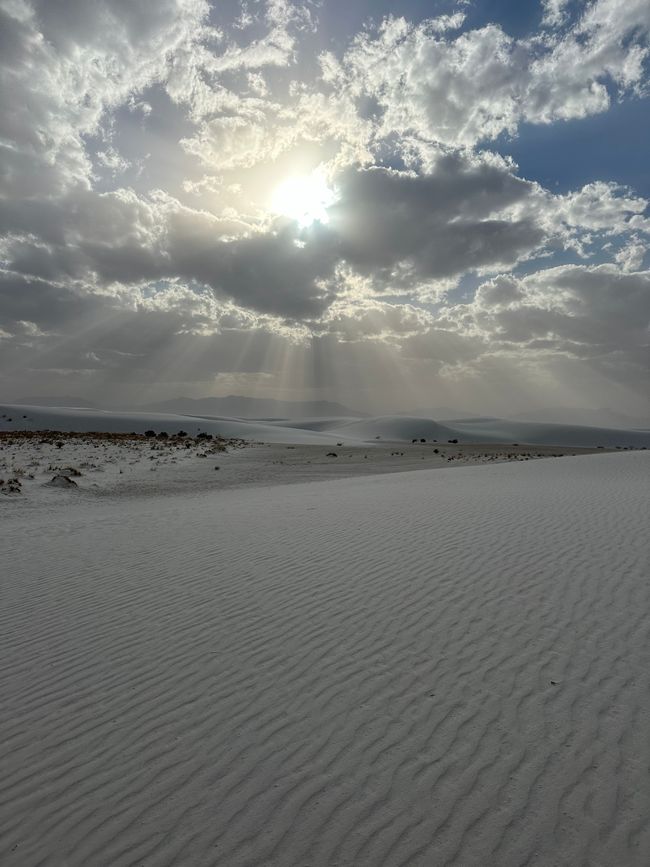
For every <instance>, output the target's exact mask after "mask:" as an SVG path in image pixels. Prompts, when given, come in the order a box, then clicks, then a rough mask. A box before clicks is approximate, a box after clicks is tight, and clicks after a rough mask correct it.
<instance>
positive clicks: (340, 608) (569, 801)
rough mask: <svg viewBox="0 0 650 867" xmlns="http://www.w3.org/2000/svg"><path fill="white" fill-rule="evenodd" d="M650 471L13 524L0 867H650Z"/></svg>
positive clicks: (241, 500) (239, 496)
mask: <svg viewBox="0 0 650 867" xmlns="http://www.w3.org/2000/svg"><path fill="white" fill-rule="evenodd" d="M648 463H649V462H648V459H647V456H646V455H645V454H640V453H638V454H617V455H598V456H592V457H580V458H563V459H561V460H557V461H538V462H534V463H533V462H531V463H518V464H508V465H500V466H487V467H469V468H466V469H463V470H462V471H456V470H452V469H450V470H437V471H432V472H426V471H425V472H421V473H403V474H399V475H393V476H382V477H367V478H362V479H351V480H341V481H334V482H323V483H311V484H305V485H295V486H292V487H289V488H284V489H283V490H282V495H281V497H280V496H278V489H277V488H275V487H269V488H266V489H255V490H251V489H247V490H232V491H228V492H224V493H222V494H219V495H215V494H212V495H202V496H194V495H193V496H185V495H179V496H175V497H172V498H170V499H168V500H165V499H163V498H161V497H159V498H155V499H149V500H146V501H141V500H130V499H126V500H124V499H122V500H120V499H119V498H118V499H115V500H110V501H103V502H95V503H93V504H92V508H89V505H88V503H83V504H81V505H79V506H73V505H70V506H69V507H68V508H67V509H65V510H62V509H58V510H53V509H51V508H47V509H43V511H42V512H41V513H40V514H32V515H31V517H30V520H29V521H26V520H25V514H26V513H24V512H22V511H21V509H23V506H24V504H23V501H19V500H15V501H12V502H11V510H10V509H9V505H8V501H5V504H4V505H5V511H4V512H3V515H2V519H3V530H4V532H3V535H2V549H3V550H2V568H3V603H2V606H1V607H0V650H1V654H0V688H1V690H2V695H3V703H2V709H1V710H0V740H1V743H2V750H3V773H2V775H1V776H0V805H1V806H0V861H1V862H2V864H3V865H4V864H7V865H20V867H27V865H36V864H52V865H66V867H77V865H79V867H81V865H83V867H86V865H93V867H103V865H106V867H109V865H110V867H122V865H124V867H126V865H132V864H146V865H147V867H149V865H152V867H159V865H160V867H162V865H178V864H183V865H205V867H207V865H228V867H238V865H262V864H263V865H276V867H289V865H307V864H309V865H312V867H331V865H355V867H364V865H368V867H370V865H372V867H377V865H389V867H399V865H409V867H411V865H423V867H424V865H426V867H431V865H434V867H437V865H459V867H485V865H498V867H517V865H521V864H524V863H526V864H535V865H544V867H550V865H567V867H568V865H575V864H593V865H616V867H637V865H638V867H641V865H646V864H647V853H648V851H650V826H648V823H647V816H648V811H649V809H650V789H649V786H648V778H647V767H648V761H649V760H650V754H649V745H648V739H647V728H648V719H650V688H649V687H650V684H649V675H648V672H649V671H650V659H649V658H648V647H650V620H649V619H648V603H649V601H650V600H649V595H650V589H649V585H648V582H647V567H648V563H647V541H646V540H647V537H646V527H645V510H644V498H645V494H646V491H645V479H646V478H647V470H648ZM1 506H2V503H1V502H0V507H1Z"/></svg>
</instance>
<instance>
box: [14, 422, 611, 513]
mask: <svg viewBox="0 0 650 867" xmlns="http://www.w3.org/2000/svg"><path fill="white" fill-rule="evenodd" d="M596 451H598V450H597V449H582V448H564V447H560V446H547V445H520V444H509V445H504V444H500V445H495V444H493V443H480V444H465V443H438V442H435V443H433V442H429V443H426V442H425V443H422V442H420V441H419V440H418V442H416V443H404V442H401V443H392V444H390V443H389V444H380V443H377V442H375V443H372V442H371V443H365V444H363V445H357V444H353V445H346V444H345V443H334V444H330V445H311V444H308V443H297V444H282V443H271V444H267V443H251V442H245V441H244V440H240V439H225V438H223V437H214V436H212V435H207V434H204V435H203V436H198V437H191V436H187V435H184V436H182V437H179V436H176V435H172V436H170V437H169V436H166V437H164V438H161V437H160V436H155V437H147V436H145V435H144V434H124V433H71V432H61V431H15V432H10V431H0V493H3V494H9V495H20V494H22V495H26V496H27V497H28V499H30V501H33V500H36V501H39V502H40V501H41V500H43V499H44V498H46V497H49V500H50V501H51V502H53V503H56V502H59V501H60V500H61V490H66V489H67V490H68V491H70V492H71V493H73V492H74V493H81V492H84V493H86V494H87V495H93V494H94V495H105V494H111V495H113V494H115V493H121V494H127V493H128V494H153V495H157V494H159V493H163V492H167V493H171V492H178V491H182V490H193V491H199V490H204V489H208V490H213V489H222V488H232V487H240V486H242V485H266V484H290V483H294V482H306V481H316V480H318V479H331V478H342V477H349V476H357V475H369V474H374V473H386V472H388V473H392V472H404V471H405V470H411V469H424V468H427V469H437V468H441V467H448V466H450V465H453V466H467V465H474V464H484V463H493V462H502V461H528V460H537V459H539V458H547V457H562V456H567V455H574V456H575V455H579V454H593V453H595V452H596ZM53 488H56V489H57V491H56V493H54V492H53V491H52V489H53Z"/></svg>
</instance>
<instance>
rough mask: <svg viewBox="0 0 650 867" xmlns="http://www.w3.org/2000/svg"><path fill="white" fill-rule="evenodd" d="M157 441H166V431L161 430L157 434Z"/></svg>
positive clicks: (167, 437)
mask: <svg viewBox="0 0 650 867" xmlns="http://www.w3.org/2000/svg"><path fill="white" fill-rule="evenodd" d="M158 439H159V440H168V439H169V434H168V433H167V431H166V430H161V431H160V433H159V434H158Z"/></svg>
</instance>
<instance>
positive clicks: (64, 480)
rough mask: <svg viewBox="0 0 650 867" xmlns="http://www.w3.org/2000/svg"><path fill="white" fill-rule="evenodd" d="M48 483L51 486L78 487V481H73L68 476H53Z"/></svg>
mask: <svg viewBox="0 0 650 867" xmlns="http://www.w3.org/2000/svg"><path fill="white" fill-rule="evenodd" d="M46 484H47V485H48V486H49V487H51V488H77V487H78V485H77V483H76V482H73V481H72V479H70V478H68V476H53V477H52V479H51V480H50V481H49V482H46Z"/></svg>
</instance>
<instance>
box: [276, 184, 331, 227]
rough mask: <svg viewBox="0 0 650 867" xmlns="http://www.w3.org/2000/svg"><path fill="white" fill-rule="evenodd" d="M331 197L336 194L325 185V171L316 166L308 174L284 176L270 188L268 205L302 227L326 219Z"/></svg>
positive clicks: (322, 221) (327, 218)
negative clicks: (271, 189)
mask: <svg viewBox="0 0 650 867" xmlns="http://www.w3.org/2000/svg"><path fill="white" fill-rule="evenodd" d="M335 201H336V196H335V195H334V192H333V190H331V189H330V187H329V186H328V185H327V180H326V178H325V175H324V174H323V172H321V171H318V170H317V171H315V172H312V173H311V174H310V175H294V176H293V177H290V178H286V180H284V181H283V182H282V183H281V184H280V185H279V186H278V187H276V188H275V190H274V191H273V195H272V197H271V209H272V210H273V211H274V212H275V213H276V214H281V215H282V216H283V217H288V218H289V219H290V220H295V221H296V223H298V225H299V226H300V227H301V228H303V229H304V228H306V227H307V226H311V224H312V223H316V222H318V223H327V222H328V221H329V216H328V214H327V209H328V208H329V207H330V206H331V205H333V204H334V202H335Z"/></svg>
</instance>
